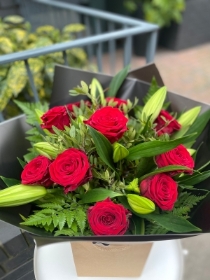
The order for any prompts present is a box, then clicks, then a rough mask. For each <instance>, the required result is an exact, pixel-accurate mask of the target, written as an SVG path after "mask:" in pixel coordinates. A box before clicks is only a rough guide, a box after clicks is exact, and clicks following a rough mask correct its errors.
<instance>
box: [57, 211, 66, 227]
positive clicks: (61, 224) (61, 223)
mask: <svg viewBox="0 0 210 280" xmlns="http://www.w3.org/2000/svg"><path fill="white" fill-rule="evenodd" d="M58 218H59V223H58V228H59V230H62V229H63V227H64V225H65V223H66V215H65V214H64V213H63V212H60V213H58Z"/></svg>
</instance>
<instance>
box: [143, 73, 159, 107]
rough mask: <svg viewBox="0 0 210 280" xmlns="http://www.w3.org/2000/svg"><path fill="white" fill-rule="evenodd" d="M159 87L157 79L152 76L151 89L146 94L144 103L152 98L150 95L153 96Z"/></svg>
mask: <svg viewBox="0 0 210 280" xmlns="http://www.w3.org/2000/svg"><path fill="white" fill-rule="evenodd" d="M158 89H159V86H158V83H157V80H156V78H155V77H153V78H152V81H151V84H150V87H149V90H148V92H147V94H146V95H145V97H144V98H143V101H144V104H146V103H147V101H148V100H149V99H150V97H152V96H153V94H154V93H155V92H156V91H157V90H158Z"/></svg>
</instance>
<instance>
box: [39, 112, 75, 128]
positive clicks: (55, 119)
mask: <svg viewBox="0 0 210 280" xmlns="http://www.w3.org/2000/svg"><path fill="white" fill-rule="evenodd" d="M41 120H42V122H43V123H42V124H41V128H43V129H47V130H49V131H50V132H51V133H54V131H53V129H52V126H55V127H57V128H58V129H60V130H64V126H69V124H70V118H69V115H68V112H67V110H66V108H65V106H57V107H53V108H52V109H50V110H49V111H47V112H46V113H45V114H44V115H42V117H41Z"/></svg>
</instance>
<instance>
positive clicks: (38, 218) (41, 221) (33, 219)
mask: <svg viewBox="0 0 210 280" xmlns="http://www.w3.org/2000/svg"><path fill="white" fill-rule="evenodd" d="M51 222H52V217H50V216H45V215H44V214H40V213H38V214H37V213H36V214H34V215H32V216H30V217H29V218H28V219H26V220H25V221H24V222H22V223H21V224H22V225H25V226H39V225H42V226H45V225H50V224H51Z"/></svg>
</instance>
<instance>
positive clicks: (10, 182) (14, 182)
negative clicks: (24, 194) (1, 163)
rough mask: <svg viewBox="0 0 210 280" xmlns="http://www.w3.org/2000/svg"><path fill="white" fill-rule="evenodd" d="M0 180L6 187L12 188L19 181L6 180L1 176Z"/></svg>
mask: <svg viewBox="0 0 210 280" xmlns="http://www.w3.org/2000/svg"><path fill="white" fill-rule="evenodd" d="M0 178H1V179H2V181H3V182H4V183H5V185H6V186H7V187H12V186H15V185H19V184H20V180H16V179H11V178H6V177H3V176H0Z"/></svg>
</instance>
